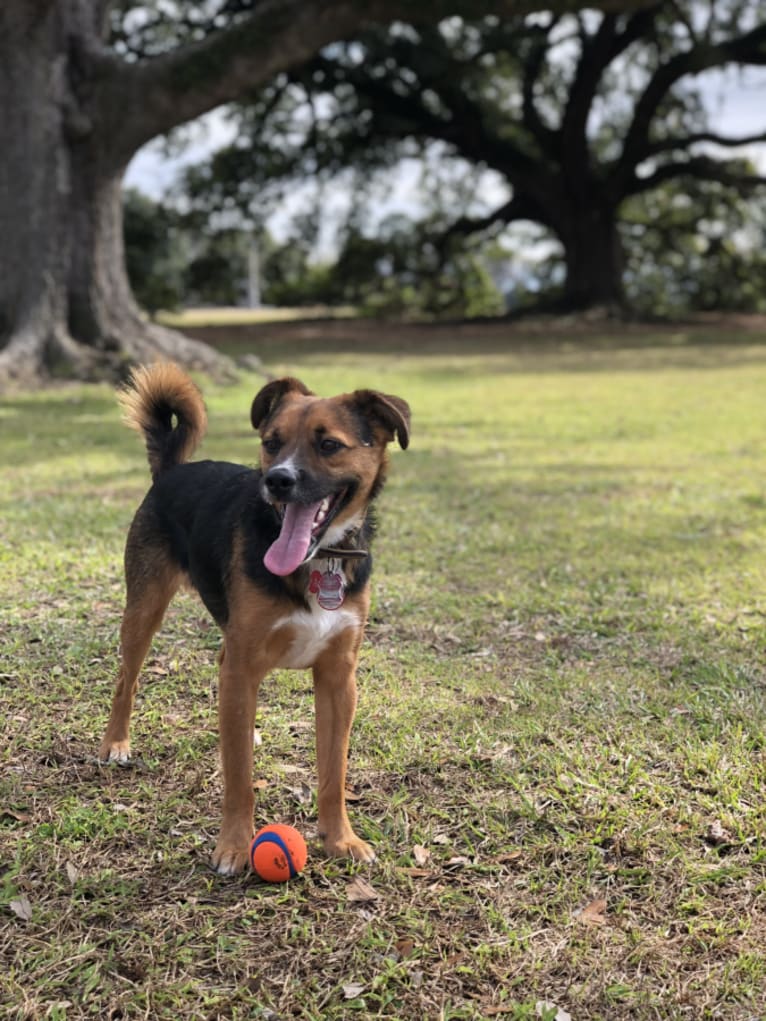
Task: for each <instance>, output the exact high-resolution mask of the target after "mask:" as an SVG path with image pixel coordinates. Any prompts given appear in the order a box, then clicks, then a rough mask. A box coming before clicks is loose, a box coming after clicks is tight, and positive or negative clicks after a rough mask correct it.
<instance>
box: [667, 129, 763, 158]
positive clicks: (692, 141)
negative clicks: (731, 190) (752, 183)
mask: <svg viewBox="0 0 766 1021" xmlns="http://www.w3.org/2000/svg"><path fill="white" fill-rule="evenodd" d="M698 142H709V143H711V144H712V145H720V146H725V147H727V148H731V149H735V148H737V147H739V146H743V145H757V144H758V143H760V142H766V131H762V132H760V134H757V135H743V136H741V137H740V138H726V137H724V136H723V135H716V134H715V133H714V132H712V131H700V132H698V133H696V134H694V135H682V136H679V137H676V138H665V139H662V140H661V141H657V142H652V143H650V144H649V146H648V147H647V156H656V155H658V154H660V153H663V152H672V150H673V149H689V147H690V146H692V145H696V144H697V143H698Z"/></svg>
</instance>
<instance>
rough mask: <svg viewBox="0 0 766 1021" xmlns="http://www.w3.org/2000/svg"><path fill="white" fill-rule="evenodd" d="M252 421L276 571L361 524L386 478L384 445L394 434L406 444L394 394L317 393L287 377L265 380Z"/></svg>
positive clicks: (271, 565)
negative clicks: (274, 522) (274, 521)
mask: <svg viewBox="0 0 766 1021" xmlns="http://www.w3.org/2000/svg"><path fill="white" fill-rule="evenodd" d="M250 419H251V421H252V423H253V428H254V429H257V430H258V432H259V433H260V436H261V468H262V470H263V483H262V494H263V497H264V499H266V500H267V501H268V502H269V503H271V504H273V505H274V506H275V507H276V509H277V511H278V512H279V513H280V515H281V518H282V526H281V531H280V534H279V537H278V539H277V540H276V541H275V542H274V543H273V544H272V546H271V547H270V548H269V550H268V552H267V553H266V557H265V558H264V563H265V564H266V567H267V568H268V569H269V570H270V571H271V572H272V574H278V575H287V574H292V572H293V571H295V570H296V569H297V568H298V567H299V566H300V565H301V564H302V563H304V561H306V560H308V559H309V558H310V557H312V556H313V555H314V553H315V552H316V551H317V549H318V548H319V546H320V543H321V542H322V541H325V542H326V543H328V544H333V543H337V542H340V541H341V539H342V538H343V536H344V535H346V534H347V533H348V532H350V531H352V530H353V529H355V528H357V527H359V526H360V525H361V524H362V522H363V520H364V514H365V510H366V508H367V505H368V504H369V502H370V500H371V499H372V498H373V497H374V496H376V495H377V493H378V492H379V491H380V488H381V486H382V485H383V481H384V479H385V470H386V446H387V444H389V443H391V442H392V441H393V439H394V438H396V439H398V441H399V445H400V446H401V447H402V449H406V447H407V445H408V444H409V438H410V409H409V406H408V405H407V402H406V401H403V400H402V399H401V398H400V397H392V396H390V395H389V394H382V393H378V391H377V390H356V391H354V393H350V394H341V395H340V396H338V397H329V398H322V397H317V396H316V395H315V394H313V393H312V392H311V391H310V390H309V389H308V388H307V387H306V386H304V384H303V383H301V382H300V380H297V379H292V378H286V379H277V380H274V381H273V382H271V383H267V385H266V386H265V387H263V389H262V390H261V391H260V392H259V393H258V394H256V396H255V399H254V400H253V406H252V408H251V411H250Z"/></svg>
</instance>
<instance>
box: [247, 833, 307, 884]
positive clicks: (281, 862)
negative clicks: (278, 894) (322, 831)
mask: <svg viewBox="0 0 766 1021" xmlns="http://www.w3.org/2000/svg"><path fill="white" fill-rule="evenodd" d="M307 858H308V850H307V849H306V841H305V840H304V839H303V837H302V836H301V835H300V833H299V832H298V831H297V830H296V829H295V828H294V827H293V826H287V825H286V824H285V823H273V824H272V825H270V826H264V827H263V828H262V829H260V830H258V832H257V833H256V834H255V836H254V837H253V840H252V843H251V844H250V864H251V865H252V866H253V872H255V873H256V875H258V876H260V878H261V879H263V880H265V881H266V882H267V883H284V882H285V881H286V880H288V879H294V878H295V877H296V876H297V875H298V873H299V872H301V871H302V870H303V869H304V868H305V865H306V859H307Z"/></svg>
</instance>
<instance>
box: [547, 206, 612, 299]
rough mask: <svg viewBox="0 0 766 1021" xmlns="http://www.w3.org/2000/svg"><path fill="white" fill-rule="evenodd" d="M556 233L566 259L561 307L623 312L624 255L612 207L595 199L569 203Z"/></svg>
mask: <svg viewBox="0 0 766 1021" xmlns="http://www.w3.org/2000/svg"><path fill="white" fill-rule="evenodd" d="M558 233H559V237H560V238H561V241H562V243H563V245H564V258H565V262H566V281H565V284H564V296H563V305H564V307H565V308H566V309H568V310H572V311H584V310H586V309H603V310H604V311H606V312H607V313H609V314H622V313H623V312H624V311H625V295H624V291H623V285H622V274H623V269H624V257H623V250H622V241H621V239H620V234H619V230H618V226H617V218H616V215H615V213H614V210H613V209H611V208H610V207H608V206H606V205H603V204H597V203H595V202H594V203H587V204H585V203H583V204H581V205H580V204H578V205H575V206H570V209H569V212H568V215H567V217H566V219H565V221H564V223H563V225H562V226H561V227H560V228H559V232H558Z"/></svg>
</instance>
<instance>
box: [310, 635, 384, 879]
mask: <svg viewBox="0 0 766 1021" xmlns="http://www.w3.org/2000/svg"><path fill="white" fill-rule="evenodd" d="M358 647H359V638H358V637H357V636H355V635H354V634H353V632H352V633H351V634H350V635H349V634H348V633H346V632H344V634H342V635H340V636H339V638H337V639H336V640H335V642H334V643H333V645H332V646H331V647H330V649H328V650H327V651H326V652H324V653H323V654H322V656H321V657H320V658H319V659H318V660H317V661H316V663H315V664H314V669H313V673H314V702H315V706H316V744H317V774H318V794H317V801H318V806H319V834H320V836H321V837H322V840H323V842H324V848H325V851H326V852H327V853H328V854H329V855H332V856H337V857H350V858H354V859H355V860H357V861H365V862H371V861H374V860H375V852H374V851H373V850H372V848H371V847H370V845H369V844H366V843H365V842H364V841H363V840H360V839H359V837H357V835H356V834H355V833H354V831H353V829H352V828H351V823H350V822H349V820H348V815H347V813H346V763H347V760H348V743H349V735H350V733H351V724H352V723H353V720H354V713H355V711H356V660H357V650H358Z"/></svg>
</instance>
